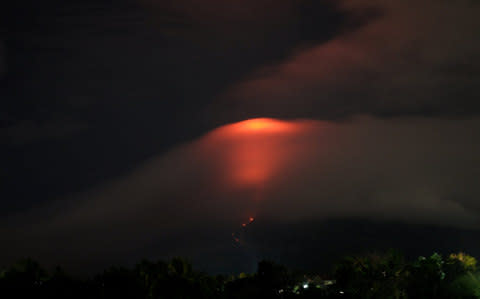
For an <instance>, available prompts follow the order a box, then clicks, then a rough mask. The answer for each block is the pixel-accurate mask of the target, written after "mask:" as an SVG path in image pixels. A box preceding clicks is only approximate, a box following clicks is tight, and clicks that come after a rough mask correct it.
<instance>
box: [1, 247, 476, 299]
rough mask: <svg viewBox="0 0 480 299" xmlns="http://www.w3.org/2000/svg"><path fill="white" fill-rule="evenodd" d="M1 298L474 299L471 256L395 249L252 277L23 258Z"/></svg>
mask: <svg viewBox="0 0 480 299" xmlns="http://www.w3.org/2000/svg"><path fill="white" fill-rule="evenodd" d="M0 297H1V298H27V297H30V298H50V299H55V298H72V299H75V298H93V299H95V298H98V299H107V298H108V299H110V298H112V299H122V298H145V299H156V298H398V299H400V298H404V299H409V298H439V299H442V298H445V299H447V298H452V299H453V298H480V271H478V270H477V261H476V259H475V258H474V257H472V256H470V255H468V254H465V253H457V254H450V255H448V256H446V257H443V256H441V255H440V254H437V253H434V254H432V255H431V256H428V257H423V256H420V257H418V258H416V259H413V260H406V259H405V258H404V256H403V255H402V254H400V253H398V252H396V251H393V250H391V251H388V252H386V253H383V254H367V255H359V256H348V257H345V258H343V259H341V260H340V261H339V262H338V263H337V264H336V265H335V266H334V267H333V269H332V271H331V272H330V273H328V274H322V275H321V274H318V273H315V272H311V271H309V272H302V271H296V270H292V269H288V268H287V267H285V266H283V265H280V264H277V263H274V262H271V261H261V262H259V263H258V267H257V271H256V272H255V273H241V274H239V275H210V274H207V273H204V272H201V271H196V270H194V269H193V267H192V265H191V263H189V262H187V261H186V260H185V259H182V258H173V259H171V260H170V261H155V262H152V261H147V260H143V261H141V262H140V263H138V264H137V265H136V266H134V267H133V268H125V267H110V268H108V269H106V270H104V271H103V272H102V273H99V274H97V275H95V276H93V277H91V278H89V279H78V278H75V277H73V276H71V275H69V274H67V273H66V272H65V271H63V270H62V268H60V267H56V268H55V269H54V270H53V271H47V270H45V269H44V268H43V267H42V266H41V265H40V264H39V263H38V262H36V261H34V260H32V259H23V260H20V261H18V262H17V263H15V264H13V265H11V266H9V267H7V268H5V269H3V270H1V271H0Z"/></svg>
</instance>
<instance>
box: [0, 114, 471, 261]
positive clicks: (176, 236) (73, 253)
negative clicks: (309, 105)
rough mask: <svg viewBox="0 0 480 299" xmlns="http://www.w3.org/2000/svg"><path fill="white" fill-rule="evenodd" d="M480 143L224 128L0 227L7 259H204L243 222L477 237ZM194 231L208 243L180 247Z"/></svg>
mask: <svg viewBox="0 0 480 299" xmlns="http://www.w3.org/2000/svg"><path fill="white" fill-rule="evenodd" d="M478 134H480V121H479V120H478V119H474V120H464V121H449V120H425V119H409V120H401V119H397V118H394V119H390V120H374V119H371V118H358V119H354V120H352V121H350V122H344V123H333V122H320V121H307V120H303V121H275V120H268V119H264V120H256V121H247V122H241V123H236V124H232V125H227V126H224V127H221V128H218V129H216V130H214V131H212V132H210V133H208V134H206V135H205V136H203V137H201V138H199V139H198V140H195V141H193V142H191V143H188V144H185V145H182V146H179V147H177V148H175V149H173V150H172V151H170V152H169V153H167V154H165V155H162V156H159V157H157V158H153V159H151V160H150V161H147V162H146V163H145V164H144V165H143V166H141V167H139V168H137V169H136V170H134V171H132V173H131V174H129V175H128V176H126V177H123V178H119V179H116V180H113V181H111V182H110V183H108V184H105V185H103V186H100V187H98V188H97V189H94V190H91V191H90V192H88V193H84V194H80V195H78V196H76V197H74V198H71V199H69V200H64V201H62V202H59V203H57V204H55V205H49V206H47V207H44V208H40V209H33V210H32V211H31V212H30V213H28V214H27V215H20V216H18V217H12V218H11V219H10V220H8V221H7V222H6V223H4V224H3V225H2V226H1V230H2V234H3V235H4V236H6V239H7V240H8V242H6V243H5V244H9V245H8V246H6V247H4V248H3V251H4V252H3V256H4V257H5V258H9V257H12V258H13V257H14V256H17V255H22V254H31V253H32V252H36V253H38V254H39V255H40V256H41V257H43V258H42V260H43V259H45V256H50V257H52V259H54V260H56V261H57V262H58V257H57V255H58V252H62V253H64V254H63V255H62V256H63V257H64V258H67V259H68V258H72V257H75V258H77V259H82V258H83V259H85V260H90V261H91V260H92V259H94V258H95V257H97V258H99V259H100V260H102V261H105V256H110V257H112V256H122V255H125V254H127V253H129V252H130V253H131V252H135V251H136V250H139V248H144V247H148V246H152V244H160V245H159V248H160V249H158V250H157V254H160V255H168V254H185V255H189V254H192V251H194V252H195V253H196V254H200V255H201V254H202V250H207V249H208V250H210V251H215V250H217V249H218V248H217V247H216V246H220V247H222V246H230V243H229V232H231V231H232V230H234V229H235V228H236V227H238V226H239V225H240V224H241V223H242V222H243V221H245V219H248V217H250V216H254V217H256V218H258V219H264V220H265V221H268V222H270V223H273V224H275V223H277V224H284V223H288V222H302V221H308V220H322V219H337V218H362V219H373V220H388V221H390V220H394V221H401V222H406V223H414V224H435V225H442V226H452V227H463V228H478V225H479V211H480V205H479V204H478V200H477V199H478V197H479V195H480V188H479V186H478V184H477V178H478V175H479V169H480V159H479V157H478V152H479V151H480V143H478V140H477V138H476V136H478ZM13 232H14V233H13ZM192 234H196V235H202V236H203V239H202V240H203V242H206V243H209V244H208V245H207V244H205V243H203V244H201V245H198V246H194V247H195V248H192V246H191V244H190V245H188V244H185V242H184V241H182V240H188V239H189V238H188V236H189V235H192ZM193 238H195V237H193ZM206 240H208V241H206ZM53 257H54V258H53ZM102 257H103V259H101V258H102ZM55 258H57V259H55Z"/></svg>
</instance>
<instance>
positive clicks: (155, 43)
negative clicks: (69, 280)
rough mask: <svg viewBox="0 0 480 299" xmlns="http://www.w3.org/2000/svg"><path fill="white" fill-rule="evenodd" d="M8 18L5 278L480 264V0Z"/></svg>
mask: <svg viewBox="0 0 480 299" xmlns="http://www.w3.org/2000/svg"><path fill="white" fill-rule="evenodd" d="M0 10H1V14H2V15H1V23H0V26H1V27H0V99H1V101H0V150H1V153H0V154H1V155H0V157H1V158H0V164H1V165H2V167H1V172H0V217H1V218H0V220H1V221H0V233H1V235H2V236H4V240H6V242H2V243H5V244H7V246H2V249H0V250H1V251H0V255H1V256H2V258H1V260H0V264H3V263H9V262H11V261H12V260H14V259H16V258H18V257H20V256H22V255H30V256H35V257H37V258H39V259H40V260H43V261H46V262H47V263H51V264H54V263H64V264H66V265H71V267H72V268H74V267H76V268H77V269H80V270H85V269H87V268H88V269H93V268H98V267H102V266H104V265H105V264H109V263H129V262H132V261H134V260H136V259H139V258H141V257H144V256H146V257H150V258H163V257H167V256H172V255H184V256H187V257H191V258H192V259H193V260H194V261H195V262H196V263H197V264H199V265H200V266H201V267H203V268H204V269H207V270H209V271H214V272H216V271H242V270H247V271H250V270H252V269H250V268H249V267H253V266H251V265H254V264H255V262H256V261H257V260H258V259H259V258H262V257H272V258H275V259H278V260H279V261H280V262H284V263H287V264H292V265H295V264H296V263H297V264H298V265H305V262H304V260H305V259H304V257H305V256H308V254H311V252H313V251H318V252H320V255H321V254H322V253H323V254H325V256H330V255H332V254H334V253H340V252H353V251H359V250H363V249H364V248H368V247H369V246H368V244H372V246H371V247H375V248H388V247H389V246H394V247H400V248H401V249H403V250H406V251H408V250H410V251H409V252H410V253H411V252H415V253H419V252H420V253H423V254H428V253H429V251H431V250H444V251H449V250H466V251H467V252H471V253H472V254H477V255H480V248H479V247H478V244H475V242H474V239H475V238H477V239H478V237H479V236H480V230H479V229H480V227H479V224H480V223H479V216H480V202H479V201H478V199H479V196H480V187H479V185H478V178H479V177H480V156H479V155H478V152H479V151H480V138H479V137H478V136H480V119H479V117H478V116H479V113H480V104H479V102H478V99H479V96H480V90H479V88H478V86H480V58H479V56H478V53H480V39H479V38H478V36H479V35H480V21H479V20H478V18H477V17H478V15H479V13H480V3H478V2H476V1H471V0H457V1H437V0H421V1H418V0H417V1H413V0H402V1H400V0H399V1H380V0H351V1H327V0H324V1H320V0H300V1H298V0H255V1H254V0H229V1H225V0H208V1H207V0H120V1H119V0H117V1H106V0H102V1H90V0H87V1H85V0H83V1H76V0H74V1H54V0H46V1H41V2H39V1H31V0H27V1H22V2H21V3H20V2H18V1H9V2H7V3H6V4H2V8H1V9H0ZM259 117H262V118H265V117H268V118H278V119H282V120H283V121H275V120H263V121H260V122H246V123H245V122H244V123H238V124H235V123H236V122H239V121H243V120H247V119H253V118H259ZM250 216H255V218H256V219H257V220H256V221H255V223H253V224H252V225H251V226H249V227H248V231H246V232H243V233H242V242H243V243H242V244H241V246H237V245H238V244H232V238H231V233H232V232H235V231H237V230H239V228H238V227H239V226H240V225H241V223H242V222H243V221H245V219H248V217H250ZM356 221H359V222H360V223H362V225H357V224H355V223H357V222H356ZM352 223H354V224H352ZM357 230H358V231H357ZM299 232H302V233H299ZM414 232H417V234H416V233H414ZM289 236H296V237H298V239H295V238H293V239H292V237H289ZM340 240H341V241H340ZM398 240H402V242H398ZM425 240H429V241H428V242H426V241H425ZM412 242H414V243H415V244H416V245H415V246H413V245H411V244H412ZM333 244H336V245H333ZM407 244H410V245H407ZM362 248H363V249H362ZM412 248H413V249H412ZM302 263H303V264H302ZM315 263H318V264H319V265H320V264H322V265H324V264H327V263H324V262H321V261H320V260H318V259H317V260H315Z"/></svg>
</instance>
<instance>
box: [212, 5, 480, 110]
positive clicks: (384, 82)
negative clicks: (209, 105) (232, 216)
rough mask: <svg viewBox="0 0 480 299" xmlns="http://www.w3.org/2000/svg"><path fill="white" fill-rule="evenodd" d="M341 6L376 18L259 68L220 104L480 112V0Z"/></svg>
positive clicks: (350, 12) (245, 107) (262, 107)
mask: <svg viewBox="0 0 480 299" xmlns="http://www.w3.org/2000/svg"><path fill="white" fill-rule="evenodd" d="M339 9H340V10H342V11H344V12H346V14H347V15H352V16H355V15H362V13H364V12H365V11H368V10H369V9H370V10H375V11H377V12H378V15H377V16H376V17H375V18H373V19H371V20H370V22H369V23H367V24H366V25H364V26H363V27H362V28H360V29H358V30H355V31H349V32H346V33H345V34H343V35H338V36H337V37H336V38H334V39H332V40H330V41H328V42H326V43H321V44H319V45H316V46H313V47H309V48H307V49H300V50H298V51H297V53H296V54H294V55H292V56H291V57H290V58H288V59H286V60H285V61H283V62H282V63H279V64H274V65H271V66H268V67H264V68H261V69H259V70H257V71H256V72H254V73H253V74H252V75H251V76H250V77H249V78H246V79H245V80H244V82H241V83H239V84H237V85H234V86H233V87H232V88H231V89H230V90H229V91H228V92H226V94H225V95H224V96H223V98H222V100H221V102H220V104H218V106H217V107H215V108H214V109H217V111H219V112H221V113H222V115H231V114H233V115H236V114H240V115H236V116H237V117H238V118H242V117H245V116H248V115H273V116H283V117H292V116H293V117H298V116H304V117H320V118H336V117H343V116H346V115H352V114H373V115H380V116H392V115H427V116H451V115H454V116H461V115H469V114H477V113H478V112H479V111H480V110H479V108H480V106H479V105H478V101H477V99H478V97H479V95H480V93H479V91H478V84H479V83H480V60H479V58H478V55H477V54H476V53H478V52H479V51H480V42H479V39H478V38H477V37H478V35H479V34H480V29H479V28H480V21H479V19H478V18H477V16H478V13H479V12H480V3H478V2H476V1H469V0H461V1H434V0H422V1H413V0H412V1H410V0H408V1H376V0H357V1H342V2H340V7H339ZM223 105H224V106H223ZM232 105H233V107H236V109H231V107H232ZM226 107H228V109H227V108H226Z"/></svg>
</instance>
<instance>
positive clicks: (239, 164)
mask: <svg viewBox="0 0 480 299" xmlns="http://www.w3.org/2000/svg"><path fill="white" fill-rule="evenodd" d="M309 127H310V126H309V125H308V124H307V123H305V122H301V121H283V120H276V119H271V118H255V119H249V120H245V121H241V122H237V123H234V124H230V125H225V126H223V127H220V128H218V129H217V130H215V133H214V135H215V136H216V137H217V138H218V139H216V140H217V141H218V143H217V144H216V146H218V147H219V148H221V151H222V152H223V154H222V157H219V158H220V159H222V160H223V159H224V161H222V163H221V164H222V169H223V171H224V174H225V177H226V178H230V179H231V182H233V184H234V185H235V186H239V187H254V188H261V187H262V186H264V185H265V184H266V183H267V181H268V180H269V179H270V178H271V177H272V176H273V175H275V174H277V173H279V171H280V169H281V168H283V167H284V166H285V163H286V162H288V161H291V160H294V159H295V157H297V158H298V152H297V149H298V147H299V145H298V142H296V141H295V140H294V139H295V137H296V136H297V135H298V134H301V133H302V132H305V131H306V130H308V129H309Z"/></svg>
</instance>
